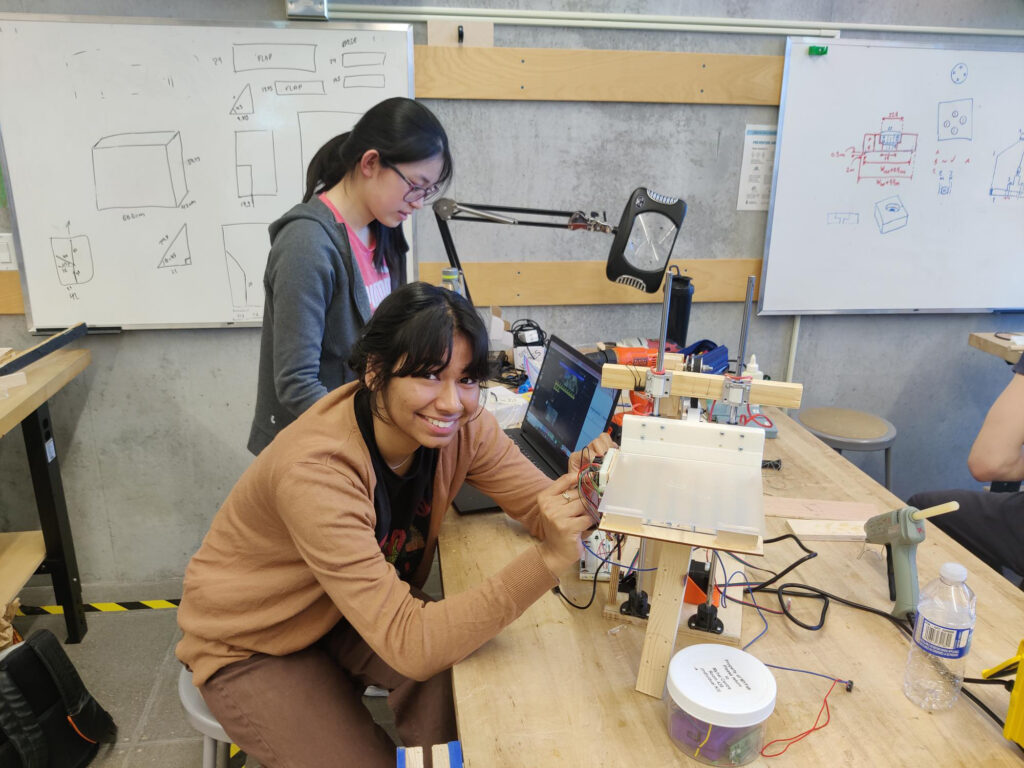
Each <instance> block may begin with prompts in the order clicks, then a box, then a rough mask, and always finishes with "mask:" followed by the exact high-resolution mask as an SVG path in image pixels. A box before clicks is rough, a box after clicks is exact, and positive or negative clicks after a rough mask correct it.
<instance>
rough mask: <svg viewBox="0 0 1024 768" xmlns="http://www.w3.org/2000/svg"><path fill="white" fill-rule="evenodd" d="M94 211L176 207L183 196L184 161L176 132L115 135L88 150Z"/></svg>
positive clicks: (184, 185) (185, 183)
mask: <svg viewBox="0 0 1024 768" xmlns="http://www.w3.org/2000/svg"><path fill="white" fill-rule="evenodd" d="M92 173H93V184H94V185H95V188H96V209H97V210H100V211H102V210H106V209H108V208H177V207H178V206H179V205H180V204H181V202H182V200H184V199H185V195H186V194H188V184H187V182H186V180H185V161H184V159H183V156H182V151H181V134H179V133H178V132H177V131H150V132H147V133H116V134H113V135H110V136H104V137H103V138H101V139H100V140H99V141H97V142H96V143H95V144H94V145H93V147H92Z"/></svg>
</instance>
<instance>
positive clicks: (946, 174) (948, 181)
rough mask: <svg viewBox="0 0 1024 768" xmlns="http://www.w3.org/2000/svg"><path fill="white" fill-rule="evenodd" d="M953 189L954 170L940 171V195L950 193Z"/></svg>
mask: <svg viewBox="0 0 1024 768" xmlns="http://www.w3.org/2000/svg"><path fill="white" fill-rule="evenodd" d="M952 191H953V171H952V170H944V171H939V195H940V196H942V195H948V194H949V193H950V192H952Z"/></svg>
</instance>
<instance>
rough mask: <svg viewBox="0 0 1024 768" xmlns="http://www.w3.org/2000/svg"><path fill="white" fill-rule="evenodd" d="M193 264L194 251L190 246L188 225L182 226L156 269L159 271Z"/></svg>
mask: <svg viewBox="0 0 1024 768" xmlns="http://www.w3.org/2000/svg"><path fill="white" fill-rule="evenodd" d="M191 264H192V250H191V248H190V247H189V244H188V224H182V225H181V229H179V230H178V234H176V235H175V236H174V239H173V240H171V244H170V245H169V246H167V249H166V250H165V251H164V255H163V256H162V257H161V258H160V263H159V264H157V265H156V267H157V269H167V268H170V267H187V266H189V265H191Z"/></svg>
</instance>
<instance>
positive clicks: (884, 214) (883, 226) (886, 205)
mask: <svg viewBox="0 0 1024 768" xmlns="http://www.w3.org/2000/svg"><path fill="white" fill-rule="evenodd" d="M907 218H908V215H907V209H906V208H904V207H903V201H902V200H900V196H899V195H893V196H892V197H887V198H885V199H884V200H879V201H878V202H877V203H875V223H876V224H877V225H878V231H879V232H881V233H882V234H883V235H886V234H888V233H890V232H893V231H894V230H897V229H903V227H905V226H907Z"/></svg>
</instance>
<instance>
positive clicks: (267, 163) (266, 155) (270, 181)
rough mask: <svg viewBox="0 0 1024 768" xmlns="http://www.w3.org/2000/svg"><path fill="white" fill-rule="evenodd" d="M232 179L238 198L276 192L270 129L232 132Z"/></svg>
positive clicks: (275, 169)
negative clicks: (233, 144) (233, 163)
mask: <svg viewBox="0 0 1024 768" xmlns="http://www.w3.org/2000/svg"><path fill="white" fill-rule="evenodd" d="M235 180H236V182H237V188H238V196H239V197H242V198H249V199H252V198H253V197H257V196H272V195H276V194H277V157H276V155H275V152H274V132H273V131H261V130H254V131H235Z"/></svg>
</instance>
